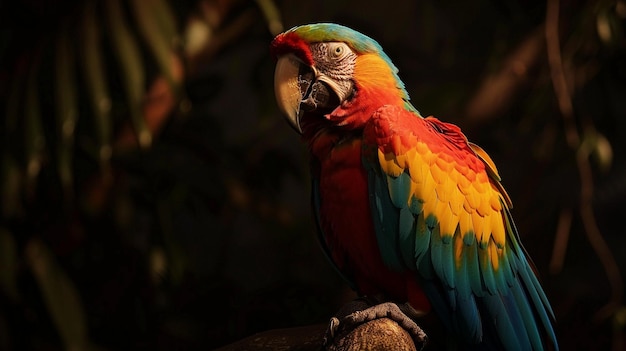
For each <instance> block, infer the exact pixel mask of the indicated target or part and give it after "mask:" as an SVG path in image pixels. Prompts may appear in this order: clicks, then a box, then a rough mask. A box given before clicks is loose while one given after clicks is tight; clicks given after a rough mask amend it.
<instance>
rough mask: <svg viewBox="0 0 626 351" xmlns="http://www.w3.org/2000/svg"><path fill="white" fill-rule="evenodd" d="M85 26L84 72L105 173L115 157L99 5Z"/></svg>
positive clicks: (89, 11)
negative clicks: (112, 155) (112, 144)
mask: <svg viewBox="0 0 626 351" xmlns="http://www.w3.org/2000/svg"><path fill="white" fill-rule="evenodd" d="M81 26H82V33H81V34H82V35H81V44H82V45H81V48H82V55H83V59H82V63H83V64H82V68H83V71H82V72H83V75H84V79H85V80H86V86H87V93H88V95H89V98H90V100H91V106H92V112H93V118H94V121H95V123H94V128H95V132H96V136H95V139H96V140H97V141H96V145H97V146H96V149H97V155H98V156H97V157H98V159H99V160H100V166H101V168H102V170H103V171H104V170H108V169H109V162H110V159H111V154H112V148H111V133H112V121H111V96H110V93H109V86H108V82H107V80H106V73H107V72H106V69H105V66H104V63H103V59H102V55H103V53H102V49H101V43H102V41H101V29H100V26H101V22H100V21H99V17H98V16H97V13H96V4H95V1H88V2H87V3H86V4H85V7H84V15H83V18H82V22H81Z"/></svg>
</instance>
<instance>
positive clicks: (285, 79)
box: [274, 55, 303, 133]
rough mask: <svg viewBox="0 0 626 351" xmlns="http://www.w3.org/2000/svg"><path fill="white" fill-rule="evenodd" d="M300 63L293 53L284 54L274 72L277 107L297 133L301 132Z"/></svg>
mask: <svg viewBox="0 0 626 351" xmlns="http://www.w3.org/2000/svg"><path fill="white" fill-rule="evenodd" d="M302 65H303V63H302V62H301V61H300V60H298V59H297V58H296V57H295V56H294V55H284V56H281V57H280V58H279V59H278V62H277V63H276V72H275V73H274V94H276V102H277V103H278V108H280V110H281V112H282V113H283V114H284V115H285V116H286V117H287V120H288V121H289V124H291V126H292V127H294V128H295V129H296V130H297V131H298V133H302V128H301V127H300V116H299V115H300V102H301V101H302V92H301V91H300V82H299V80H300V68H301V66H302Z"/></svg>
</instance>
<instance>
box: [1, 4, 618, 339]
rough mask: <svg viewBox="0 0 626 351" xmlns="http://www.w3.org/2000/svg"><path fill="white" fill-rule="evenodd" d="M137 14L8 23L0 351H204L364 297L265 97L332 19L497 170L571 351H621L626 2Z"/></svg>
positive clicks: (126, 9) (63, 13)
mask: <svg viewBox="0 0 626 351" xmlns="http://www.w3.org/2000/svg"><path fill="white" fill-rule="evenodd" d="M145 4H147V2H141V1H122V0H119V1H118V0H115V1H95V0H92V1H72V0H66V1H51V0H49V1H46V0H29V1H2V2H0V96H2V101H0V103H1V105H0V108H1V109H0V111H2V113H1V114H0V115H1V116H2V121H1V124H0V125H1V126H2V127H1V128H2V129H0V130H1V132H2V137H0V138H1V139H0V147H1V149H0V152H1V153H0V156H1V157H2V158H1V165H0V167H1V168H0V170H1V173H0V176H1V178H0V179H1V180H2V182H1V186H2V193H1V196H2V202H1V204H2V212H1V219H0V350H60V349H70V348H75V349H92V350H124V349H136V350H143V349H146V350H148V349H150V350H171V349H180V350H199V349H212V348H215V347H218V346H221V345H225V344H227V343H230V342H233V341H236V340H239V339H241V338H243V337H246V336H248V335H251V334H253V333H256V332H261V331H264V330H268V329H274V328H286V327H294V326H302V325H310V324H316V323H325V322H326V321H327V320H328V318H329V317H330V316H331V315H332V314H333V313H334V312H335V311H336V310H337V309H338V308H339V307H340V306H341V304H342V303H344V302H346V301H348V300H350V299H351V298H353V296H354V295H353V293H352V292H350V290H349V288H348V287H347V286H346V285H345V284H344V283H343V282H342V281H341V279H340V278H339V277H338V275H337V274H336V273H335V272H334V271H333V270H332V268H331V267H330V265H329V263H328V262H327V261H326V259H325V258H324V257H323V255H322V253H321V251H320V249H319V248H318V245H317V243H316V239H315V235H314V233H313V224H312V222H311V219H310V213H309V200H308V196H309V177H308V165H307V154H306V148H305V147H304V146H303V145H302V144H301V143H300V142H299V140H298V136H297V135H296V133H294V132H293V131H292V130H291V129H290V128H289V127H288V125H287V124H286V123H285V122H284V120H283V118H282V117H281V116H280V114H279V113H278V111H277V108H276V105H275V101H274V96H273V68H274V61H273V59H272V58H271V57H270V56H269V51H268V45H269V43H270V41H271V40H272V38H273V36H274V35H275V34H277V33H278V32H280V31H281V30H284V29H287V28H290V27H292V26H294V25H298V24H304V23H310V22H319V21H330V22H336V23H341V24H344V25H348V26H350V27H352V28H355V29H357V30H359V31H361V32H363V33H365V34H367V35H369V36H371V37H373V38H375V39H376V40H377V41H378V42H379V43H380V44H381V45H382V46H383V47H384V48H385V51H386V52H387V54H388V55H389V56H390V57H391V58H392V60H393V61H394V63H395V64H396V65H397V66H398V67H399V69H400V77H401V78H402V79H403V81H404V82H405V83H406V86H407V90H408V91H409V93H410V95H411V97H412V101H413V104H414V105H415V106H416V107H417V108H418V109H419V110H420V111H421V112H422V114H423V115H425V116H427V115H435V116H437V117H439V118H440V119H442V120H444V121H447V122H453V123H456V124H458V125H459V126H461V128H462V129H463V130H464V131H465V133H466V135H467V136H468V138H469V139H470V140H472V141H473V142H475V143H477V144H479V145H481V146H482V147H483V148H484V149H485V150H486V151H487V152H489V154H490V155H491V157H492V158H493V160H494V161H495V163H496V164H497V165H498V168H499V172H500V175H501V176H502V178H503V184H504V186H505V187H506V188H507V190H508V192H509V194H510V196H511V198H512V200H513V203H514V205H515V208H514V210H513V216H514V218H515V219H516V223H517V225H518V227H519V230H520V233H521V236H522V241H523V243H524V245H525V247H526V248H527V250H528V252H529V253H530V255H531V256H532V258H533V260H534V262H535V264H536V266H537V269H538V271H539V274H540V276H541V280H542V282H543V285H544V287H545V290H546V293H547V295H548V297H549V299H550V300H551V302H552V305H553V308H554V310H555V314H556V319H557V324H556V328H557V334H558V337H559V339H560V343H561V349H562V350H574V349H580V350H592V349H597V350H607V349H611V348H612V349H614V350H621V349H622V348H623V337H624V328H625V325H626V308H625V307H624V306H623V296H622V295H623V291H622V290H623V286H622V285H623V282H622V280H623V270H624V268H625V267H626V240H625V239H626V236H625V235H626V233H625V230H624V229H623V228H624V225H623V220H624V217H623V216H624V213H625V210H626V162H625V153H624V152H623V151H624V149H625V147H626V145H625V144H626V143H625V140H626V39H625V35H626V32H625V30H624V28H625V27H624V25H625V24H626V3H625V2H624V1H623V0H622V1H617V2H616V1H604V0H603V1H597V2H591V1H589V2H585V1H559V0H551V1H549V2H548V3H545V2H542V1H532V0H529V1H526V0H504V1H499V0H498V1H496V0H478V1H473V2H460V1H435V0H426V1H395V2H391V1H356V0H354V1H349V0H343V1H341V0H340V1H336V0H333V1H330V0H328V1H302V2H300V1H267V0H266V1H264V0H258V1H243V0H230V1H229V0H221V1H218V0H215V1H210V0H204V1H185V2H171V3H167V1H166V0H159V1H154V2H152V3H151V4H150V5H149V6H146V5H145ZM168 4H169V6H168ZM118 5H119V6H118ZM432 328H436V326H432ZM427 332H428V330H427Z"/></svg>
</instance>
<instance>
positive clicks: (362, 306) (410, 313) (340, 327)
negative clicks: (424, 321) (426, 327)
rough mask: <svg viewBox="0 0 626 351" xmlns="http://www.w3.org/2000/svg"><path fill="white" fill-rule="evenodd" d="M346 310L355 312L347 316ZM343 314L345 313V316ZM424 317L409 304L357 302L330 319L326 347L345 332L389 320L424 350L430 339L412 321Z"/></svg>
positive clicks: (325, 341) (345, 307)
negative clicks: (363, 325)
mask: <svg viewBox="0 0 626 351" xmlns="http://www.w3.org/2000/svg"><path fill="white" fill-rule="evenodd" d="M346 310H348V311H350V310H351V311H353V312H351V313H348V314H345V313H346ZM342 312H343V313H344V314H343V315H342ZM422 315H423V313H420V312H418V311H416V310H415V309H413V308H412V307H411V306H410V305H409V304H400V305H398V304H395V303H393V302H384V303H380V304H376V305H374V306H371V305H370V304H368V303H367V302H365V301H364V300H356V301H353V302H352V303H350V304H348V305H347V306H344V308H343V309H342V311H340V312H339V313H338V316H337V317H332V318H331V319H330V322H329V323H328V328H327V329H326V335H325V336H324V345H325V346H326V345H329V344H330V343H331V342H332V341H333V339H334V338H335V336H337V335H338V334H340V333H342V332H344V331H347V330H352V329H354V328H356V327H357V326H359V325H361V324H364V323H367V322H369V321H373V320H376V319H381V318H389V319H391V320H392V321H394V322H396V323H398V325H399V326H400V327H402V328H403V329H404V330H406V331H407V332H408V333H409V334H410V335H411V337H412V338H413V341H414V342H415V345H416V346H418V345H421V347H422V348H423V347H424V346H425V345H426V342H427V341H428V337H427V336H426V333H424V331H423V330H422V328H420V327H419V326H418V325H417V323H415V321H414V320H413V319H412V318H417V317H420V316H422ZM338 317H339V318H338Z"/></svg>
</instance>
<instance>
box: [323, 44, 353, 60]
mask: <svg viewBox="0 0 626 351" xmlns="http://www.w3.org/2000/svg"><path fill="white" fill-rule="evenodd" d="M348 52H350V48H348V45H346V44H345V43H329V44H328V56H330V57H331V58H333V59H341V58H343V57H344V56H346V54H348Z"/></svg>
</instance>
